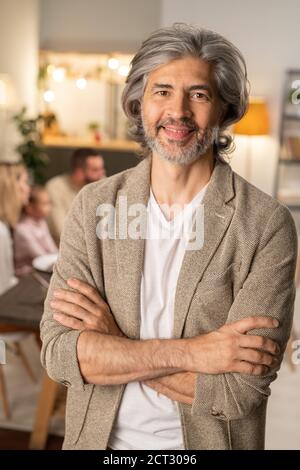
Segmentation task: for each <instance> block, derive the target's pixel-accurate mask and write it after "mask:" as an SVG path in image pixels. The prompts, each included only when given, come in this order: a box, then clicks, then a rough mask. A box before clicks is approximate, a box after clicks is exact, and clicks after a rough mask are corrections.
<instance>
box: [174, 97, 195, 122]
mask: <svg viewBox="0 0 300 470" xmlns="http://www.w3.org/2000/svg"><path fill="white" fill-rule="evenodd" d="M192 114H193V113H192V110H191V107H190V101H189V99H188V97H187V96H185V95H177V96H174V97H173V99H172V100H171V101H170V103H169V108H168V115H169V116H171V117H174V118H176V119H180V118H183V117H188V118H190V117H192Z"/></svg>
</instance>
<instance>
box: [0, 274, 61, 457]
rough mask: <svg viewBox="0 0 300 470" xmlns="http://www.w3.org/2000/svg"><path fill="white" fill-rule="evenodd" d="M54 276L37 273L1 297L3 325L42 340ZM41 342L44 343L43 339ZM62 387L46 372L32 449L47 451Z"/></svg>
mask: <svg viewBox="0 0 300 470" xmlns="http://www.w3.org/2000/svg"><path fill="white" fill-rule="evenodd" d="M50 277H51V275H50V274H47V273H40V272H36V271H33V272H32V273H30V274H28V275H26V276H24V277H22V278H21V279H20V280H19V283H18V284H17V285H15V286H14V287H12V288H11V289H9V290H8V291H6V292H5V293H4V294H2V295H1V296H0V322H1V323H4V324H6V325H11V326H12V327H19V328H20V329H24V330H26V331H32V332H33V333H35V334H36V337H37V338H38V340H39V324H40V321H41V318H42V314H43V310H44V300H45V298H46V294H47V283H48V282H49V281H50ZM39 342H40V340H39ZM62 388H63V387H62V385H60V384H58V383H56V382H54V381H53V380H51V379H50V378H49V377H48V375H47V373H46V372H44V374H43V380H42V388H41V392H40V395H39V400H38V404H37V411H36V417H35V421H34V425H33V430H32V433H31V437H30V443H29V448H30V449H44V448H45V444H46V440H47V436H48V428H49V421H50V417H51V415H52V412H53V410H54V406H55V402H56V398H57V396H58V394H59V391H60V390H61V389H62Z"/></svg>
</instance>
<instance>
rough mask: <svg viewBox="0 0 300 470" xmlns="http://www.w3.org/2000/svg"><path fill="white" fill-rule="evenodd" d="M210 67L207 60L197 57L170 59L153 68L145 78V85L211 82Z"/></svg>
mask: <svg viewBox="0 0 300 470" xmlns="http://www.w3.org/2000/svg"><path fill="white" fill-rule="evenodd" d="M212 82H213V77H212V67H211V65H210V64H209V63H208V62H205V61H204V60H202V59H200V58H199V59H198V58H192V57H188V58H182V59H176V60H172V61H170V62H168V63H166V64H164V65H161V66H160V67H158V68H156V69H155V70H153V71H152V72H151V73H150V74H149V76H148V80H147V87H148V86H149V85H150V86H153V85H155V84H166V85H171V86H175V85H176V84H177V83H186V84H187V85H197V84H204V83H205V84H207V85H209V84H211V85H212V84H213V83H212Z"/></svg>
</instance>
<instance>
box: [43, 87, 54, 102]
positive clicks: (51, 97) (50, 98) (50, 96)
mask: <svg viewBox="0 0 300 470" xmlns="http://www.w3.org/2000/svg"><path fill="white" fill-rule="evenodd" d="M43 96H44V100H45V101H46V103H53V101H54V99H55V95H54V92H53V91H52V90H46V91H45V92H44V95H43Z"/></svg>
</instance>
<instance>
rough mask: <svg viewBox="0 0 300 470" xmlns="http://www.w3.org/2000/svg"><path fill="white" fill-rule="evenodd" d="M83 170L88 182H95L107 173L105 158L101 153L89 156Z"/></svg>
mask: <svg viewBox="0 0 300 470" xmlns="http://www.w3.org/2000/svg"><path fill="white" fill-rule="evenodd" d="M83 172H84V178H85V182H86V183H93V182H94V181H98V180H100V179H101V178H103V177H104V176H105V175H106V173H105V167H104V160H103V158H102V157H100V155H99V156H97V155H96V156H91V157H88V158H87V159H86V165H85V168H84V170H83Z"/></svg>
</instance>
